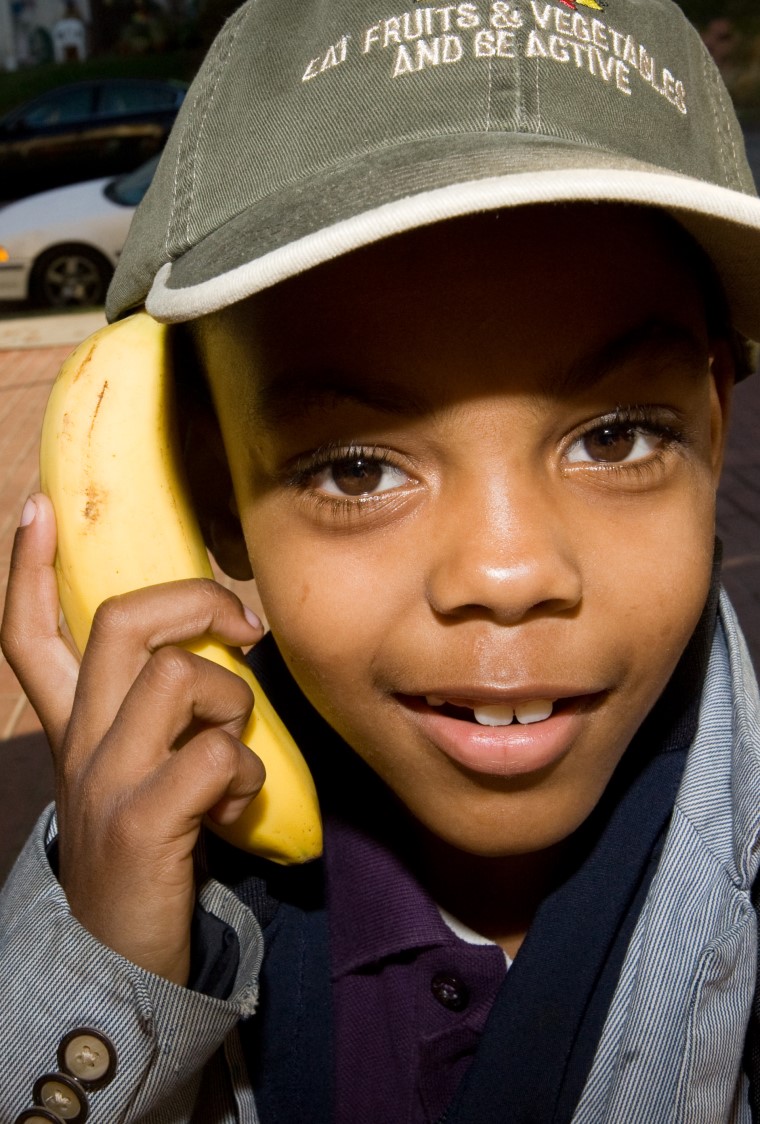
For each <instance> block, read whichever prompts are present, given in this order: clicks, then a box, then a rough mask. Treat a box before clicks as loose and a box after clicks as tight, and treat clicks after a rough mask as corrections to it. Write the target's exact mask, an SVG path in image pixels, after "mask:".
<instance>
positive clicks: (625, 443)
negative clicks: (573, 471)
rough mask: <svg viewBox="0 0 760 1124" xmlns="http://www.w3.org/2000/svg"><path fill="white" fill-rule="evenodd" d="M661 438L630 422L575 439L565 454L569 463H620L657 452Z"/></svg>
mask: <svg viewBox="0 0 760 1124" xmlns="http://www.w3.org/2000/svg"><path fill="white" fill-rule="evenodd" d="M662 443H663V435H662V434H661V433H657V432H653V431H652V430H651V429H647V428H645V427H643V426H641V425H632V424H631V423H630V422H625V423H620V422H617V423H614V424H610V425H600V426H597V428H596V429H591V430H589V431H588V432H587V433H584V434H583V436H582V437H579V438H578V439H577V440H576V441H574V442H573V444H572V445H571V446H570V449H569V451H568V454H567V459H568V461H570V462H572V463H578V462H584V461H585V462H587V463H596V464H621V463H623V462H624V461H638V460H643V459H644V458H645V457H648V456H651V455H652V453H655V452H657V450H658V449H659V448H660V447H661V445H662Z"/></svg>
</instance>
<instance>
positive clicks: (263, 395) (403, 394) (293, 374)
mask: <svg viewBox="0 0 760 1124" xmlns="http://www.w3.org/2000/svg"><path fill="white" fill-rule="evenodd" d="M658 359H667V361H668V362H669V363H672V362H673V361H674V360H680V361H681V362H685V364H686V365H687V366H693V367H694V368H699V369H700V370H701V369H703V367H704V364H705V362H706V360H707V347H706V344H705V341H704V340H701V339H700V338H699V337H698V336H697V335H696V334H695V333H693V332H691V331H690V330H689V329H688V328H686V327H684V326H683V325H682V324H676V323H672V322H671V321H668V320H663V319H660V318H654V319H650V320H646V321H644V323H642V324H638V325H637V326H636V327H635V328H633V329H631V331H629V332H626V333H625V334H624V335H623V336H620V337H617V338H615V339H613V340H611V341H610V342H609V343H606V344H603V345H602V347H600V348H599V350H598V351H595V352H592V353H591V354H590V355H586V356H583V357H582V358H580V359H576V360H575V361H574V362H573V363H572V364H571V365H570V366H569V367H568V368H567V370H566V371H564V372H562V371H557V372H556V373H555V375H554V380H553V384H552V388H551V390H552V394H555V395H564V394H566V395H572V394H573V393H577V392H579V391H582V390H585V389H590V388H591V387H593V386H595V385H596V384H597V383H600V382H602V381H603V380H604V379H605V378H606V377H607V376H609V375H610V374H612V373H613V372H614V371H615V370H616V369H618V368H620V367H622V366H624V365H625V364H626V363H631V362H635V361H637V360H638V361H639V362H641V361H643V360H650V361H651V363H652V369H653V372H656V371H657V370H658V369H660V367H661V364H659V363H658V362H657V361H658ZM345 402H353V403H356V404H357V405H359V406H366V407H369V408H370V409H373V410H379V411H381V412H382V413H386V414H392V415H397V416H404V417H410V416H412V417H421V416H422V415H423V414H425V413H426V412H427V411H428V410H429V409H430V404H429V402H427V401H426V400H425V399H424V398H421V397H419V396H418V395H416V394H414V393H412V391H411V390H409V389H408V388H406V387H402V386H400V385H399V384H398V383H396V382H392V381H387V382H386V381H385V380H382V379H375V378H363V379H362V380H361V381H358V380H355V379H353V378H351V377H350V376H349V375H347V374H345V373H343V372H341V371H338V370H333V369H323V370H317V371H315V370H295V371H294V370H289V371H285V372H283V373H280V374H278V375H276V376H275V377H274V378H272V379H270V380H269V381H267V382H264V383H263V384H262V385H261V386H260V388H259V391H258V395H257V402H256V414H257V424H259V425H263V426H265V427H267V428H270V429H277V428H281V427H283V426H286V425H287V424H288V423H289V422H293V421H295V420H297V419H298V418H302V417H304V416H306V415H307V414H308V413H309V412H310V411H311V410H324V409H328V408H329V407H331V406H337V405H340V404H343V403H345Z"/></svg>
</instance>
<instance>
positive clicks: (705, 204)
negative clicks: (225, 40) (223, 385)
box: [145, 168, 760, 339]
mask: <svg viewBox="0 0 760 1124" xmlns="http://www.w3.org/2000/svg"><path fill="white" fill-rule="evenodd" d="M561 202H610V203H638V204H647V205H650V206H656V207H661V208H663V209H665V210H668V211H671V212H678V213H683V212H688V213H693V215H694V218H695V219H696V220H699V219H700V218H702V219H708V220H709V219H718V220H722V221H723V222H728V223H730V224H731V225H733V226H736V227H741V228H742V229H743V230H746V231H747V232H749V231H752V230H754V231H756V232H757V233H758V235H759V236H760V199H758V198H757V197H756V196H752V195H744V194H743V193H741V192H738V191H733V190H730V189H729V188H724V187H719V186H717V185H714V184H710V183H706V182H704V181H702V180H695V179H691V178H688V177H685V176H683V177H682V176H676V175H671V174H666V173H660V172H645V171H626V170H620V169H615V170H612V171H610V170H609V169H606V168H582V169H559V170H553V171H550V172H520V173H513V174H510V175H504V176H493V177H489V178H487V179H479V180H472V181H468V182H466V183H456V184H451V185H449V186H447V187H442V188H436V189H435V190H433V191H424V192H420V193H419V194H416V195H410V196H407V197H406V198H403V199H398V200H395V201H394V202H391V203H385V204H383V205H382V206H379V207H376V208H374V209H373V210H371V211H366V212H364V213H362V214H360V215H356V216H354V217H352V218H350V219H345V220H343V221H341V222H338V223H335V224H334V225H332V226H328V227H325V228H324V229H322V230H318V231H316V232H315V233H313V234H308V235H306V236H305V237H303V238H299V239H297V240H296V241H294V242H291V243H288V245H286V246H282V247H281V248H279V249H277V250H272V251H271V252H270V253H268V254H265V255H263V256H262V257H260V258H257V259H254V260H253V261H250V262H246V263H245V264H243V265H240V266H237V267H235V268H234V269H231V270H229V271H228V272H226V273H222V274H220V275H218V276H216V277H212V278H210V279H209V280H207V281H201V282H199V283H198V284H196V285H192V286H188V287H187V288H182V289H176V288H175V289H173V288H170V287H169V281H170V278H171V270H172V265H171V263H170V262H169V263H167V264H166V265H164V266H162V267H161V269H159V271H158V273H157V274H156V277H155V280H154V282H153V285H152V286H151V290H150V292H149V293H148V296H147V299H146V302H145V305H146V308H147V310H148V312H149V313H150V314H151V316H153V317H155V319H156V320H160V321H163V322H165V323H177V322H181V321H184V320H194V319H195V318H196V317H199V316H204V315H207V314H208V313H210V312H216V311H218V310H219V309H221V308H225V307H227V306H228V305H230V304H234V303H235V302H236V301H240V300H243V299H244V298H245V297H249V296H252V295H253V294H254V293H257V292H260V291H261V290H262V289H267V288H269V287H270V286H271V285H275V284H277V282H279V281H284V280H285V279H287V278H288V277H293V276H295V275H296V274H298V273H302V272H304V271H305V270H307V269H311V268H313V267H314V266H316V265H321V264H322V263H324V262H326V261H330V260H331V259H332V258H336V257H339V256H340V255H341V254H345V253H348V252H350V251H351V250H356V249H359V248H360V247H362V246H367V245H370V244H371V243H373V242H378V241H380V239H382V238H387V237H390V236H391V235H394V234H400V233H402V232H404V231H407V230H413V229H415V228H416V227H419V226H425V225H428V224H431V223H435V222H440V221H442V220H445V219H451V218H456V217H459V216H462V215H467V214H472V213H474V212H477V211H493V210H498V209H499V208H501V207H514V206H521V205H529V204H534V203H561ZM695 236H697V235H696V234H695ZM705 248H706V249H707V252H708V253H709V254H710V256H711V257H712V258H713V260H714V261H715V264H716V266H717V267H718V269H719V271H721V262H720V261H719V260H716V251H719V248H720V247H719V245H710V246H705ZM718 256H719V255H718ZM753 261H755V262H756V267H755V268H756V270H757V277H756V282H757V284H756V285H755V286H753V296H752V301H751V302H750V298H749V294H748V295H747V298H746V301H742V302H741V308H740V309H737V290H741V289H746V288H747V285H746V284H743V283H742V282H743V281H746V279H743V278H741V277H738V276H737V275H736V268H737V263H735V262H734V263H732V270H733V274H734V275H733V278H728V277H727V276H726V271H725V269H724V270H723V271H722V272H723V279H724V284H726V287H727V289H728V296H729V300H730V302H731V303H732V306H733V308H734V313H735V316H736V324H737V327H739V328H740V330H742V331H744V332H745V334H747V335H748V336H750V337H751V338H753V339H759V338H760V307H754V308H753V309H752V311H751V312H750V311H749V310H750V306H751V304H752V305H754V304H755V294H757V293H758V292H760V241H759V242H758V246H757V252H756V253H755V254H754V255H753ZM722 264H723V265H724V266H725V265H726V264H727V263H726V262H723V263H722ZM729 280H733V282H734V283H733V284H732V285H728V284H727V282H728V281H729ZM737 281H739V284H738V285H737V284H736V282H737ZM737 312H738V313H739V315H737ZM748 318H749V319H750V320H751V321H754V330H751V328H750V327H749V326H748V324H747V323H741V321H742V320H747V319H748Z"/></svg>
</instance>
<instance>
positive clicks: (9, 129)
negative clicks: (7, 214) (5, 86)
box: [0, 83, 95, 201]
mask: <svg viewBox="0 0 760 1124" xmlns="http://www.w3.org/2000/svg"><path fill="white" fill-rule="evenodd" d="M94 104H95V91H94V86H93V85H92V84H91V83H82V84H78V85H76V86H69V87H64V88H61V89H59V90H52V91H51V92H50V93H48V94H44V95H42V96H41V97H39V98H36V99H35V100H34V101H32V102H29V103H28V104H27V105H26V106H24V107H23V108H22V109H20V110H19V112H18V113H16V114H14V115H11V116H9V117H8V118H6V119H5V121H4V122H3V128H2V129H1V130H0V199H2V200H4V201H6V200H9V199H18V198H21V197H22V196H24V195H31V194H32V193H34V192H37V191H46V190H48V189H49V188H51V187H58V186H60V185H61V184H64V183H72V182H74V181H75V180H77V179H83V178H86V177H84V176H80V174H79V167H78V161H77V156H78V154H79V153H80V152H81V148H82V141H83V137H84V135H85V133H86V131H87V128H88V122H89V121H90V119H91V118H92V114H93V110H94Z"/></svg>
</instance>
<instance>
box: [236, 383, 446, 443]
mask: <svg viewBox="0 0 760 1124" xmlns="http://www.w3.org/2000/svg"><path fill="white" fill-rule="evenodd" d="M344 402H354V403H356V404H357V405H359V406H367V407H369V408H371V409H373V410H380V411H381V412H382V413H386V414H396V415H403V416H407V417H408V416H409V415H414V416H421V415H422V414H424V413H425V412H426V410H429V409H430V406H429V403H426V402H424V401H423V400H422V399H420V398H419V397H418V396H417V395H415V394H413V393H412V392H411V391H409V390H407V389H406V388H404V387H401V386H399V385H398V383H394V382H390V381H389V382H386V381H384V380H382V379H362V380H361V382H358V381H355V380H354V379H352V378H351V377H350V376H348V375H346V374H343V373H342V372H340V371H337V370H331V369H325V370H319V371H313V370H308V371H287V372H285V373H283V374H280V375H277V376H276V377H275V378H273V379H270V380H269V382H265V383H263V384H262V386H261V387H260V388H259V392H258V396H257V402H256V412H257V415H258V417H257V421H258V422H259V424H263V425H265V426H267V427H269V428H275V427H279V426H283V425H285V424H287V423H288V422H292V421H294V420H296V419H298V418H301V417H304V416H305V415H306V414H308V413H309V412H310V411H311V410H324V409H327V408H329V407H330V406H336V405H339V404H342V403H344Z"/></svg>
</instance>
